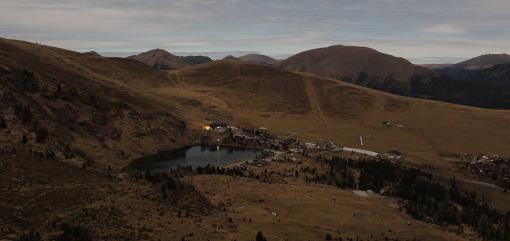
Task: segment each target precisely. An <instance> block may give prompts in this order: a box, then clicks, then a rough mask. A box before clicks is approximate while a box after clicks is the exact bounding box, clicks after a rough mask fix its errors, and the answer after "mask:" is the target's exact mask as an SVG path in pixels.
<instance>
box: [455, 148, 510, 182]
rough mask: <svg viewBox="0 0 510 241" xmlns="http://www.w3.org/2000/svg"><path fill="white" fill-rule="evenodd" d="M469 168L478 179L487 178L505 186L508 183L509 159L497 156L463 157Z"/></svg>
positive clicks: (509, 174) (509, 175) (509, 173)
mask: <svg viewBox="0 0 510 241" xmlns="http://www.w3.org/2000/svg"><path fill="white" fill-rule="evenodd" d="M464 158H465V159H468V160H470V161H469V168H470V170H471V172H472V173H473V174H475V175H476V176H478V177H479V178H489V179H492V180H494V181H498V182H500V183H503V184H506V183H508V182H509V181H510V159H508V158H504V157H501V156H499V155H488V154H483V155H477V156H464Z"/></svg>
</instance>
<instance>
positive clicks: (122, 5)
mask: <svg viewBox="0 0 510 241" xmlns="http://www.w3.org/2000/svg"><path fill="white" fill-rule="evenodd" d="M0 36H1V37H4V38H13V39H21V40H26V41H31V42H38V43H42V44H46V45H52V46H57V47H61V48H66V49H72V50H76V51H90V50H95V51H97V52H109V53H113V52H116V53H118V52H130V53H132V52H141V51H146V50H149V49H154V48H163V49H166V50H168V51H169V52H174V53H176V52H178V53H211V54H212V53H216V54H218V53H222V52H225V53H227V52H229V51H236V52H243V51H244V52H257V53H262V54H267V55H270V56H276V57H285V56H288V55H291V54H295V53H298V52H301V51H304V50H308V49H312V48H319V47H326V46H330V45H336V44H342V45H355V46H367V47H371V48H374V49H376V50H378V51H381V52H384V53H389V54H392V55H395V56H399V57H404V58H407V59H408V60H410V61H411V62H414V63H419V64H420V63H448V62H458V61H460V60H463V59H467V58H471V57H475V56H478V55H481V54H486V53H510V41H509V40H510V1H509V0H483V1H481V0H426V1H425V0H352V1H347V0H336V1H335V0H307V1H305V0H202V1H200V0H143V1H142V0H0Z"/></svg>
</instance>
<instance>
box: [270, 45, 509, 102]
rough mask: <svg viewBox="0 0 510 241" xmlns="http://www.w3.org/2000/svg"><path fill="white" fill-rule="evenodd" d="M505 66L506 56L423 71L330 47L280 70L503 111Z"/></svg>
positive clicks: (364, 51) (358, 50) (363, 51)
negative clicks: (305, 73)
mask: <svg viewBox="0 0 510 241" xmlns="http://www.w3.org/2000/svg"><path fill="white" fill-rule="evenodd" d="M505 63H510V58H509V56H508V55H506V54H491V55H482V56H479V57H476V58H473V59H470V60H467V61H464V62H461V63H459V64H455V65H447V64H445V65H432V66H430V65H429V66H427V67H428V68H425V67H424V66H417V65H414V64H412V63H410V62H409V61H407V60H405V59H403V58H398V57H395V56H391V55H388V54H384V53H380V52H378V51H376V50H373V49H370V48H365V47H355V46H342V45H336V46H330V47H327V48H319V49H312V50H308V51H305V52H302V53H299V54H296V55H294V56H291V57H289V58H288V59H286V60H284V61H283V62H282V63H281V65H280V67H281V68H282V69H285V70H291V71H299V72H309V73H313V74H318V75H322V76H326V77H330V78H335V79H339V80H343V81H346V82H350V83H354V84H357V85H362V86H366V87H369V88H373V89H378V90H383V91H387V92H390V93H394V94H400V95H405V96H412V97H419V98H426V99H434V100H440V101H446V102H451V103H457V104H464V105H471V106H477V107H484V108H503V109H509V108H510V84H509V83H510V75H509V66H510V65H509V64H505ZM498 64H499V65H498Z"/></svg>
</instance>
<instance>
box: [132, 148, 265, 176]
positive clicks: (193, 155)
mask: <svg viewBox="0 0 510 241" xmlns="http://www.w3.org/2000/svg"><path fill="white" fill-rule="evenodd" d="M258 154H260V151H258V150H254V149H246V148H233V147H219V148H218V147H216V146H193V147H191V148H189V149H188V150H186V152H184V153H183V154H181V155H176V156H173V157H168V155H162V156H161V157H158V156H157V155H156V156H153V157H151V159H152V161H135V162H134V163H132V164H131V165H130V167H131V168H132V169H135V170H138V171H151V172H164V171H168V170H170V169H175V168H176V167H177V166H192V167H193V168H196V167H205V166H207V165H210V166H217V167H221V166H225V165H229V164H232V163H236V162H240V161H247V160H252V159H254V158H255V156H257V155H258Z"/></svg>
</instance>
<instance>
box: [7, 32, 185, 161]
mask: <svg viewBox="0 0 510 241" xmlns="http://www.w3.org/2000/svg"><path fill="white" fill-rule="evenodd" d="M142 76H145V77H146V78H142ZM0 80H1V81H0V99H2V101H1V103H0V105H1V112H0V118H2V120H3V122H4V124H5V125H6V126H7V127H6V128H5V129H3V130H0V131H1V132H2V135H1V136H2V137H1V139H0V144H1V148H2V149H9V148H13V147H14V148H17V149H19V148H27V149H31V150H33V151H40V152H43V153H45V155H49V156H52V157H53V158H57V159H65V160H68V161H70V162H74V163H76V164H80V163H85V164H86V165H94V164H98V165H99V166H106V165H111V166H115V167H119V166H123V165H125V164H127V163H128V162H129V159H130V158H132V157H133V156H139V155H141V154H143V153H150V152H153V151H155V150H157V149H159V148H163V147H165V146H166V147H172V146H175V145H178V143H182V142H183V141H185V131H186V126H185V124H184V123H183V122H182V121H181V120H179V118H177V117H175V116H174V115H173V114H172V113H170V112H168V111H167V110H165V109H163V108H160V107H158V106H156V105H154V104H153V103H151V102H150V101H148V99H147V98H145V97H141V96H139V95H138V94H136V92H132V91H131V90H130V89H132V88H134V87H135V86H140V85H144V86H154V85H157V84H161V83H165V84H166V85H169V84H170V85H171V83H170V80H169V79H168V78H167V77H166V75H164V73H160V72H158V71H155V70H152V69H151V68H149V67H146V66H144V65H143V64H140V63H138V62H135V61H132V60H124V59H109V58H102V57H97V56H90V55H86V54H81V53H76V52H72V51H66V50H62V49H57V48H51V47H45V46H41V45H35V44H30V43H26V42H18V41H11V40H5V39H2V40H0Z"/></svg>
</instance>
